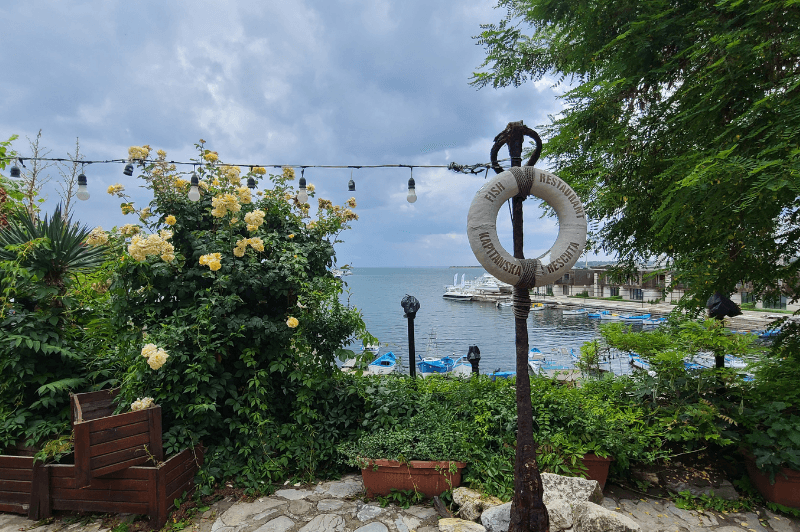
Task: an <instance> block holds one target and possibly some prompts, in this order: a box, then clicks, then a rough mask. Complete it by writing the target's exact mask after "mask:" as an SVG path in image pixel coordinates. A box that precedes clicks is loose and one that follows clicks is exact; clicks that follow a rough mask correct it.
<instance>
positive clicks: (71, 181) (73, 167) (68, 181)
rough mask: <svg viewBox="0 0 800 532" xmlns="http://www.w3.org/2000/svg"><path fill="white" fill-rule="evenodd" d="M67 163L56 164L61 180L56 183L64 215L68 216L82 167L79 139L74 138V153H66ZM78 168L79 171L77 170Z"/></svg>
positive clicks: (72, 205)
mask: <svg viewBox="0 0 800 532" xmlns="http://www.w3.org/2000/svg"><path fill="white" fill-rule="evenodd" d="M67 157H69V163H63V164H59V165H58V173H59V174H61V180H60V181H59V183H58V188H59V189H60V190H59V191H58V195H59V196H61V201H62V202H63V204H64V215H65V216H69V215H70V214H71V212H72V208H73V207H74V204H73V203H72V199H73V198H74V197H75V194H76V193H77V191H78V175H79V174H80V173H82V171H83V167H82V165H81V160H82V159H83V154H82V153H81V141H80V139H78V138H75V153H68V154H67ZM79 170H80V171H79Z"/></svg>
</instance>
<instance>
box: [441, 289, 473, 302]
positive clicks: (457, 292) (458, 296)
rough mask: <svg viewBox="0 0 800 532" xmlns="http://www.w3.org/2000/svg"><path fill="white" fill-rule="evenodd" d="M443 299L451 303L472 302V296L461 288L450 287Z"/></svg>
mask: <svg viewBox="0 0 800 532" xmlns="http://www.w3.org/2000/svg"><path fill="white" fill-rule="evenodd" d="M442 297H443V298H445V299H449V300H450V301H472V294H470V293H467V292H465V291H464V290H462V289H461V288H459V287H448V288H446V289H445V291H444V294H442Z"/></svg>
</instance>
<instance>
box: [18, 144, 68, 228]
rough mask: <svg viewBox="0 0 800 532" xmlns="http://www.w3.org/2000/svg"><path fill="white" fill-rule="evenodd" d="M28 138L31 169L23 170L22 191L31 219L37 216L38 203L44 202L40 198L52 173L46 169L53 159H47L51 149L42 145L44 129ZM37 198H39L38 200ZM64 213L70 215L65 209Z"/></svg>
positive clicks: (51, 164)
mask: <svg viewBox="0 0 800 532" xmlns="http://www.w3.org/2000/svg"><path fill="white" fill-rule="evenodd" d="M26 138H27V139H28V146H30V148H31V157H30V162H29V163H28V164H30V165H31V166H30V169H24V170H23V171H22V192H23V194H24V195H25V208H26V209H27V210H28V215H29V216H30V217H31V220H34V219H35V218H36V213H37V212H39V206H38V205H37V203H40V202H43V201H44V199H41V198H39V196H40V193H41V191H42V187H44V186H45V185H46V184H47V183H49V182H50V175H49V174H48V173H46V172H45V171H46V170H47V169H48V168H50V167H51V166H53V165H54V164H55V163H54V162H53V161H47V160H43V159H47V156H48V155H50V150H48V149H47V148H45V147H43V146H41V145H40V142H41V140H42V130H41V129H40V130H39V133H37V134H36V138H35V139H33V140H31V138H30V137H26ZM37 198H39V199H38V200H37ZM64 214H65V215H66V216H69V211H68V210H65V211H64Z"/></svg>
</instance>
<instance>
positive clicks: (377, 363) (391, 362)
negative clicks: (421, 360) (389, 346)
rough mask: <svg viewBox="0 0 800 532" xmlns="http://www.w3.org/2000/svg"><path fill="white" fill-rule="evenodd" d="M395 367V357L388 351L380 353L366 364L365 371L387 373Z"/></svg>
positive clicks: (376, 373)
mask: <svg viewBox="0 0 800 532" xmlns="http://www.w3.org/2000/svg"><path fill="white" fill-rule="evenodd" d="M396 367H397V357H395V356H394V353H392V352H391V351H389V352H388V353H384V354H383V355H380V356H379V357H377V358H376V359H375V360H373V361H372V362H370V363H369V365H368V366H367V372H369V374H371V375H388V374H389V373H391V372H393V371H394V370H395V368H396Z"/></svg>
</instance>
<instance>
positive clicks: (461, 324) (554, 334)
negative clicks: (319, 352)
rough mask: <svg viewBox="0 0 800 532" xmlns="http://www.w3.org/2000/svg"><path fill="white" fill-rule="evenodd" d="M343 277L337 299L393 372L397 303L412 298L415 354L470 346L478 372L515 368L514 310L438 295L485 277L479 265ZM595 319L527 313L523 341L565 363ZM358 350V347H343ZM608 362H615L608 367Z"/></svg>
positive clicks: (401, 339) (401, 342)
mask: <svg viewBox="0 0 800 532" xmlns="http://www.w3.org/2000/svg"><path fill="white" fill-rule="evenodd" d="M351 271H352V272H353V273H352V275H348V276H345V277H344V278H343V280H344V282H345V293H344V294H342V301H343V302H345V303H349V304H350V305H351V306H353V307H355V308H357V309H358V310H359V311H361V314H362V316H363V318H364V322H365V323H366V325H367V330H368V331H369V332H370V334H372V335H373V336H375V337H377V338H378V340H380V343H381V350H380V354H383V353H386V352H388V351H392V352H393V353H394V354H395V356H398V357H399V360H400V361H401V367H400V368H399V369H398V371H401V372H405V373H408V372H409V365H408V363H409V361H408V352H409V346H408V319H407V318H405V317H404V312H403V307H402V306H401V305H400V302H401V301H402V299H403V297H405V296H406V295H407V294H408V295H412V296H414V297H415V298H417V300H418V301H419V303H420V308H419V311H418V312H417V316H416V318H415V319H414V336H415V342H414V344H415V351H416V354H417V355H418V356H423V357H425V356H434V357H442V356H445V355H452V354H456V355H466V354H467V351H468V349H469V346H471V345H477V346H478V348H479V349H480V355H481V360H480V372H481V373H487V374H488V373H492V372H494V371H513V370H514V369H515V365H516V362H515V356H516V355H515V352H516V351H515V336H514V312H513V308H512V307H510V306H506V307H500V308H498V307H497V306H496V305H495V303H493V302H478V301H452V300H447V299H444V298H443V297H442V294H443V293H444V289H445V286H447V285H451V284H453V276H454V275H455V274H458V279H459V281H460V279H461V276H462V274H464V275H465V276H466V279H467V280H471V279H476V278H478V277H480V276H481V275H483V274H484V273H485V270H484V269H483V268H452V267H440V268H353V269H352V270H351ZM599 336H600V334H599V320H596V319H595V320H593V319H590V318H588V317H586V315H581V316H570V315H567V316H564V315H562V313H561V310H557V309H545V310H544V311H539V312H531V313H530V316H529V318H528V342H529V346H530V347H538V348H539V349H540V350H541V351H542V352H543V353H544V354H545V356H546V357H547V358H548V359H549V360H552V361H554V362H559V363H562V364H570V363H571V362H572V359H571V357H570V356H569V354H563V352H562V348H565V349H566V352H567V353H568V352H569V350H570V349H573V350H574V352H575V354H580V347H581V345H583V344H584V343H585V342H589V341H592V340H594V339H596V338H599ZM350 349H353V350H354V351H356V353H359V352H360V351H359V349H360V343H359V344H354V345H351V346H350ZM615 362H618V363H616V364H615ZM611 370H612V371H614V373H618V374H621V373H629V372H630V371H631V367H630V365H629V364H628V361H627V358H626V359H625V360H624V361H623V360H622V359H619V360H616V361H614V360H612V361H611Z"/></svg>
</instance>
